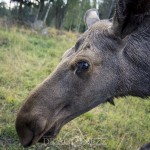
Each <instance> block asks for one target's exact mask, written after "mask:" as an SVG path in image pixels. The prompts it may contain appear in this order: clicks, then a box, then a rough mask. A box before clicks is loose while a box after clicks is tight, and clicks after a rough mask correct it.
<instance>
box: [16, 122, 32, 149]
mask: <svg viewBox="0 0 150 150" xmlns="http://www.w3.org/2000/svg"><path fill="white" fill-rule="evenodd" d="M16 131H17V133H18V136H19V140H20V143H21V144H22V145H23V146H24V147H25V148H26V147H28V146H30V145H31V144H32V140H33V138H34V132H33V131H32V130H31V129H30V128H29V126H28V125H27V124H26V123H25V122H21V121H19V120H18V119H17V120H16Z"/></svg>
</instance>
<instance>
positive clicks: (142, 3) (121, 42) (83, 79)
mask: <svg viewBox="0 0 150 150" xmlns="http://www.w3.org/2000/svg"><path fill="white" fill-rule="evenodd" d="M84 20H85V22H86V24H87V27H88V29H87V31H85V32H84V33H83V34H82V36H81V37H80V38H79V39H78V40H77V42H76V44H75V45H74V46H73V47H72V48H71V49H69V50H67V51H66V52H65V53H64V55H63V56H62V59H61V61H60V63H59V64H58V66H57V68H56V69H55V70H54V71H53V73H52V74H51V75H50V76H49V77H48V78H47V79H45V80H44V81H43V82H42V83H41V84H40V85H39V86H38V87H37V88H36V89H35V90H34V91H33V92H31V94H30V95H29V96H28V98H27V99H26V101H25V103H24V104H23V106H22V107H21V109H20V110H19V113H18V115H17V119H16V130H17V133H18V136H19V140H20V142H21V144H22V145H23V146H24V147H28V146H30V145H33V144H36V143H37V142H38V141H39V142H43V141H44V137H49V138H50V139H53V138H55V137H56V136H57V134H58V133H59V131H60V129H61V128H62V127H63V125H64V124H66V123H67V122H69V121H71V120H72V119H74V118H76V117H77V116H79V115H81V114H83V113H85V112H87V111H89V110H91V109H92V108H94V107H96V106H97V105H99V104H102V103H105V102H110V103H111V104H114V102H113V99H114V98H115V97H121V96H128V95H131V96H138V97H142V98H144V97H148V96H150V1H148V0H136V1H135V0H117V2H116V11H115V14H114V16H113V19H110V20H100V18H99V15H98V12H97V10H96V9H90V10H88V11H87V12H86V13H85V16H84ZM148 147H149V148H150V144H147V145H145V146H143V147H142V148H141V150H146V148H148Z"/></svg>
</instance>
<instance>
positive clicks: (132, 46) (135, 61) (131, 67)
mask: <svg viewBox="0 0 150 150" xmlns="http://www.w3.org/2000/svg"><path fill="white" fill-rule="evenodd" d="M144 22H145V23H144V24H142V25H141V27H140V28H139V29H138V31H135V33H134V34H132V35H131V36H129V38H128V42H127V45H126V47H125V48H124V50H123V60H124V61H125V62H124V64H125V65H124V68H125V70H124V74H125V79H126V81H125V84H126V87H127V88H128V90H129V91H130V92H129V95H133V96H140V97H147V96H150V57H149V56H150V44H149V43H150V38H149V37H150V27H149V26H148V25H149V24H150V18H149V20H145V21H144ZM139 31H140V32H139Z"/></svg>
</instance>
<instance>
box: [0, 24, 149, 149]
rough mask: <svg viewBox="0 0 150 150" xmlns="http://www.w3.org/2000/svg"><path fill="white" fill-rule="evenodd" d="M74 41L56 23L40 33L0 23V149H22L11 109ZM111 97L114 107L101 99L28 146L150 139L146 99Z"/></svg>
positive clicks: (92, 145)
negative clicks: (53, 136) (50, 138)
mask: <svg viewBox="0 0 150 150" xmlns="http://www.w3.org/2000/svg"><path fill="white" fill-rule="evenodd" d="M75 41H76V35H75V34H73V33H70V32H60V31H57V30H55V29H51V30H50V31H49V37H44V36H41V35H39V34H36V33H33V32H32V31H30V30H25V29H17V28H15V27H14V28H11V29H6V28H0V149H2V150H7V149H8V150H16V149H23V147H21V145H20V144H19V141H18V137H17V134H16V131H15V127H14V123H15V118H16V113H17V111H18V109H19V107H20V106H21V104H22V103H23V100H24V99H25V98H26V96H27V95H28V94H29V92H30V91H31V90H32V89H33V88H34V87H35V86H36V85H37V84H39V83H40V82H41V81H42V80H44V79H45V78H46V77H47V76H48V75H49V74H50V73H51V72H52V71H53V70H54V68H55V67H56V65H57V64H58V63H59V60H60V58H61V56H62V54H63V53H64V51H65V50H67V49H68V48H70V47H71V46H73V44H74V43H75ZM115 103H116V106H115V107H113V106H111V105H110V104H103V105H100V106H98V107H96V108H95V109H93V110H91V111H89V112H87V113H85V114H83V115H82V116H80V117H78V118H76V119H74V120H73V121H71V122H70V123H68V124H67V125H65V126H64V127H63V129H62V130H61V132H60V134H59V135H58V137H57V140H56V141H54V142H52V143H49V144H47V145H43V144H37V145H36V146H32V147H31V148H29V149H32V150H33V149H39V150H40V149H46V150H51V149H97V150H99V149H102V150H136V149H138V148H139V147H140V146H141V145H142V144H144V143H146V142H148V141H149V140H150V101H148V100H143V99H140V98H135V97H126V98H119V99H116V100H115ZM62 139H63V142H62ZM62 143H63V144H62Z"/></svg>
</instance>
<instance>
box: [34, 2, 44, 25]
mask: <svg viewBox="0 0 150 150" xmlns="http://www.w3.org/2000/svg"><path fill="white" fill-rule="evenodd" d="M43 8H44V0H40V2H39V9H38V13H37V15H36V17H35V22H36V21H37V20H43V18H42V16H43Z"/></svg>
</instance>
